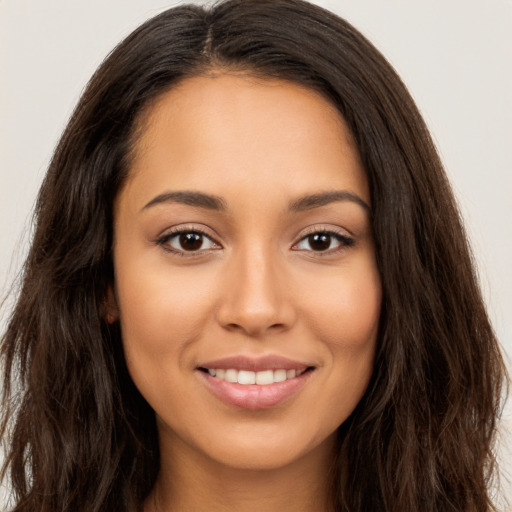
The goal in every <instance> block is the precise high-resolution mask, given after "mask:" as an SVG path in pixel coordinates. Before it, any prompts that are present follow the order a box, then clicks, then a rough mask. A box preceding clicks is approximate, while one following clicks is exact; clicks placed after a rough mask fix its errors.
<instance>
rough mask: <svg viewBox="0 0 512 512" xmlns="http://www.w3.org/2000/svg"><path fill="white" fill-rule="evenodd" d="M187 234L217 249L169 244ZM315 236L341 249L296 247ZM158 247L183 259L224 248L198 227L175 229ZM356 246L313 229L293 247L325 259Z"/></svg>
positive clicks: (344, 237)
mask: <svg viewBox="0 0 512 512" xmlns="http://www.w3.org/2000/svg"><path fill="white" fill-rule="evenodd" d="M187 234H196V235H200V236H201V237H204V238H206V239H208V240H209V241H210V243H212V244H214V245H215V246H216V247H214V248H209V249H201V248H199V249H198V250H192V251H187V250H185V249H183V250H180V249H176V248H174V247H172V246H171V245H170V244H169V241H170V240H172V239H173V238H176V237H179V236H180V235H187ZM313 235H325V236H328V237H332V238H334V239H335V240H336V241H337V242H339V244H340V245H339V247H336V248H334V249H327V250H325V251H324V250H320V251H315V250H313V249H311V250H307V249H297V248H296V247H297V246H298V245H299V244H301V243H302V242H304V241H305V240H307V239H308V238H309V237H311V236H313ZM156 243H157V245H159V246H161V247H162V248H163V249H164V250H165V251H168V252H171V253H173V254H176V255H178V256H182V257H194V256H198V255H200V254H204V253H205V252H210V251H211V250H217V249H219V248H222V246H221V245H220V244H219V243H218V242H216V241H215V240H214V239H213V238H212V237H211V236H210V235H208V234H207V233H206V232H205V231H204V230H202V229H201V228H198V227H190V228H188V227H185V228H174V229H171V230H170V231H168V232H167V233H166V234H165V235H163V236H161V237H159V238H158V239H157V240H156ZM354 245H355V240H354V239H353V238H351V237H349V236H347V235H345V234H343V233H340V232H338V231H334V230H329V229H318V228H316V229H311V230H310V231H309V232H308V233H306V234H304V235H303V236H302V237H301V238H300V239H299V240H298V242H296V243H295V244H293V246H292V247H291V249H292V250H294V251H303V252H311V253H312V254H314V255H315V257H323V256H330V255H333V254H337V253H338V252H341V251H343V250H346V249H347V248H350V247H353V246H354Z"/></svg>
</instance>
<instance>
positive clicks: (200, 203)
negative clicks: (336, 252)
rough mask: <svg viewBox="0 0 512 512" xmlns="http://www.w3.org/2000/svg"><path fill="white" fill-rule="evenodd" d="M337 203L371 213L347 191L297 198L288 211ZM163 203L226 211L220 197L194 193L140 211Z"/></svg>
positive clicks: (164, 197)
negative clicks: (356, 205)
mask: <svg viewBox="0 0 512 512" xmlns="http://www.w3.org/2000/svg"><path fill="white" fill-rule="evenodd" d="M339 201H351V202H353V203H356V204H358V205H359V206H361V207H362V208H364V209H365V210H367V211H368V212H371V208H370V205H369V204H368V203H366V201H364V200H363V199H361V198H360V197H359V196H358V195H357V194H354V193H353V192H349V191H348V190H331V191H329V192H320V193H318V194H310V195H306V196H302V197H299V198H298V199H296V200H294V201H292V202H291V203H290V204H289V210H290V211H292V212H302V211H306V210H312V209H313V208H320V207H321V206H326V205H328V204H330V203H335V202H339ZM163 203H180V204H186V205H188V206H196V207H199V208H206V209H207V210H214V211H222V212H223V211H226V210H227V207H226V203H225V201H224V200H223V199H222V198H221V197H218V196H214V195H210V194H204V193H203V192H194V191H177V192H164V193H163V194H159V195H158V196H156V197H154V198H153V199H151V201H149V203H147V204H146V205H145V206H144V207H143V208H142V210H146V209H148V208H151V207H152V206H155V205H158V204H163Z"/></svg>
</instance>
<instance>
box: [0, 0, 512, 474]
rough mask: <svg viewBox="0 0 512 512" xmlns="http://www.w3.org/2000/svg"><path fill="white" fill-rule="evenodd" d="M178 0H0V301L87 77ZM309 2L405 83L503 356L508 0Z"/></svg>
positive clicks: (511, 22) (509, 130)
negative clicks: (341, 21) (448, 192)
mask: <svg viewBox="0 0 512 512" xmlns="http://www.w3.org/2000/svg"><path fill="white" fill-rule="evenodd" d="M178 3H184V2H176V1H174V2H169V1H163V0H88V1H87V2H85V1H75V0H0V241H1V243H0V297H3V296H5V294H6V293H7V291H8V286H9V284H10V283H11V282H12V280H13V279H14V277H15V275H16V272H17V271H18V269H19V267H20V264H21V262H22V261H23V257H24V254H25V251H26V248H27V243H28V240H29V238H30V214H31V211H32V208H33V205H34V201H35V197H36V194H37V190H38V187H39V185H40V182H41V180H42V178H43V175H44V173H45V169H46V167H47V164H48V161H49V158H50V156H51V153H52V150H53V148H54V147H55V145H56V143H57V140H58V138H59V135H60V133H61V132H62V130H63V128H64V126H65V124H66V121H67V119H68V117H69V116H70V114H71V111H72V109H73V107H74V105H75V104H76V102H77V100H78V98H79V96H80V93H81V91H82V90H83V87H84V85H85V84H86V82H87V80H88V79H89V77H90V76H91V74H92V73H93V71H94V70H95V68H96V67H97V66H98V65H99V64H100V63H101V61H102V60H103V58H104V57H105V56H106V55H107V53H108V52H109V51H110V50H111V49H112V48H113V47H114V45H115V44H116V43H117V42H119V40H120V39H122V38H123V37H124V36H125V35H127V34H128V33H129V32H130V31H131V30H133V29H134V28H135V27H136V26H137V25H139V24H140V23H141V22H143V21H144V20H146V19H147V18H148V17H150V16H152V15H154V14H157V13H158V12H160V11H162V10H163V9H164V8H166V7H170V6H172V5H176V4H178ZM189 3H190V2H189ZM192 3H204V2H198V1H196V2H192ZM314 3H317V4H319V5H321V6H323V7H327V8H329V9H331V10H333V11H334V12H336V13H337V14H339V15H341V16H342V17H345V18H346V19H347V20H348V21H350V22H351V23H353V24H354V25H355V26H356V27H357V28H358V29H359V30H361V31H362V32H363V33H364V34H365V35H366V36H367V37H368V38H369V39H370V40H371V41H372V42H373V43H374V44H375V45H376V46H377V47H378V48H379V49H380V50H381V51H382V52H383V53H384V55H385V56H386V57H387V58H388V59H389V61H390V62H391V63H392V64H393V66H394V67H395V68H396V70H397V71H398V73H399V74H400V75H401V77H402V78H403V80H404V82H405V83H406V85H407V86H408V87H409V90H410V91H411V93H412V95H413V97H414V98H415V100H416V102H417V104H418V106H419V108H420V110H421V112H422V113H423V115H424V117H425V119H426V121H427V124H428V125H429V127H430V129H431V131H432V133H433V137H434V140H435V141H436V144H437V147H438V149H439V152H440V154H441V156H442V158H443V161H444V163H445V166H446V169H447V172H448V175H449V177H450V179H451V181H452V184H453V187H454V190H455V194H456V196H457V198H458V200H459V203H460V207H461V211H462V214H463V216H464V218H465V220H466V226H467V229H468V233H469V236H470V239H471V242H472V245H473V249H474V254H475V260H476V262H477V264H478V268H479V273H480V279H481V285H482V288H483V293H484V297H485V299H486V301H487V304H488V307H489V312H490V316H491V319H492V321H493V323H494V326H495V329H496V332H497V334H498V336H499V338H500V340H501V343H502V346H503V349H504V351H505V352H506V353H508V354H509V355H508V356H507V357H508V358H509V359H510V354H512V149H511V146H512V1H511V0H486V1H485V2H484V1H482V0H450V1H446V0H430V1H428V2H426V1H425V2H420V1H416V2H414V1H411V0H330V1H328V0H325V1H321V0H318V1H316V2H314ZM4 311H5V308H4ZM4 314H5V313H4ZM1 325H2V324H1V323H0V327H1ZM511 416H512V415H511V413H510V412H507V413H506V417H507V418H509V417H511ZM507 421H508V422H509V423H510V420H507ZM502 450H503V453H506V452H505V450H506V448H503V449H502ZM504 458H508V457H507V456H504ZM505 466H506V467H505V469H508V467H510V463H507V464H505Z"/></svg>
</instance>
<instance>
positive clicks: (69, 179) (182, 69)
mask: <svg viewBox="0 0 512 512" xmlns="http://www.w3.org/2000/svg"><path fill="white" fill-rule="evenodd" d="M218 69H221V70H222V69H227V70H238V71H243V72H247V73H249V74H254V75H257V76H262V77H277V78H280V79H284V80H289V81H291V82H295V83H298V84H302V85H303V86H305V87H309V88H312V89H314V90H316V91H319V92H320V93H321V94H323V95H324V97H326V98H327V99H328V100H329V101H331V102H332V103H333V104H334V105H335V106H336V107H337V108H338V110H339V112H340V114H341V115H342V116H343V118H344V119H345V120H346V122H347V125H348V126H349V129H350V130H351V132H352V135H353V137H354V139H355V141H356V143H357V146H358V149H359V153H360V155H361V158H362V162H363V165H364V168H365V170H366V173H367V176H368V181H369V184H370V192H371V203H372V205H373V216H372V225H373V232H374V237H375V243H376V254H377V261H378V267H379V271H380V275H381V278H382V286H383V302H382V313H381V323H380V332H379V339H378V347H377V355H376V361H375V368H374V371H373V375H372V377H371V381H370V384H369V386H368V389H367V391H366V393H365V395H364V397H363V399H362V400H361V402H360V403H359V405H358V406H357V408H356V409H355V411H354V412H353V414H352V415H351V417H350V418H349V419H348V420H347V421H346V422H345V423H344V424H343V425H342V426H341V427H340V428H339V451H338V453H337V454H336V455H335V459H336V464H335V469H334V471H333V474H332V491H333V493H332V496H333V498H332V499H333V509H334V510H336V511H337V512H363V511H369V510H375V511H377V510H378V511H381V512H392V511H393V512H396V511H397V510H400V511H401V512H409V511H410V512H413V511H414V512H426V511H436V512H445V511H446V512H448V511H453V512H455V511H457V512H461V511H465V512H484V511H489V510H492V509H493V506H492V503H491V499H490V497H489V491H488V484H489V478H490V476H491V475H492V472H493V467H494V465H493V462H494V458H493V453H492V447H493V439H494V435H495V429H496V421H497V418H498V416H499V413H500V407H501V401H500V395H501V390H502V386H503V384H504V382H505V380H506V371H505V367H504V364H503V361H502V358H501V355H500V351H499V348H498V343H497V340H496V338H495V335H494V333H493V330H492V327H491V325H490V323H489V320H488V317H487V314H486V311H485V307H484V305H483V302H482V298H481V294H480V291H479V287H478V283H477V279H476V275H475V270H474V266H473V263H472V259H471V255H470V251H469V248H468V243H467V239H466V236H465V233H464V229H463V227H462V223H461V219H460V216H459V213H458V210H457V207H456V204H455V201H454V198H453V195H452V192H451V189H450V186H449V184H448V181H447V178H446V176H445V173H444V171H443V167H442V164H441V162H440V159H439V157H438V154H437V152H436V149H435V147H434V144H433V142H432V140H431V137H430V135H429V133H428V130H427V128H426V126H425V124H424V122H423V120H422V118H421V116H420V114H419V112H418V110H417V108H416V106H415V105H414V102H413V100H412V99H411V97H410V95H409V93H408V92H407V90H406V88H405V86H404V85H403V84H402V82H401V80H400V79H399V77H398V76H397V74H396V73H395V72H394V70H393V69H392V67H391V66H390V65H389V64H388V62H387V61H386V60H385V59H384V57H383V56H382V55H381V54H380V53H379V52H378V51H377V50H376V49H375V48H374V47H373V45H372V44H371V43H369V42H368V41H367V40H366V39H365V38H364V37H363V36H362V35H361V34H360V33H359V32H358V31H357V30H355V29H354V28H353V27H352V26H351V25H350V24H349V23H347V22H346V21H344V20H343V19H341V18H339V17H337V16H335V15H334V14H332V13H330V12H328V11H326V10H324V9H322V8H320V7H316V6H313V5H311V4H308V3H306V2H304V1H301V0H228V1H224V2H220V3H217V4H216V5H215V6H213V7H211V8H203V7H199V6H194V5H189V6H181V7H176V8H172V9H169V10H167V11H165V12H163V13H162V14H160V15H158V16H156V17H154V18H152V19H151V20H149V21H147V22H146V23H145V24H143V25H142V26H140V27H139V28H138V29H136V30H135V31H134V32H133V33H132V34H131V35H129V36H128V37H127V38H126V39H125V40H124V41H123V42H121V43H120V44H119V45H118V46H117V47H116V48H115V49H114V51H113V52H112V53H111V54H110V55H109V56H108V57H107V59H106V60H105V61H104V62H103V64H102V65H101V66H100V68H99V69H98V71H97V72H96V73H95V75H94V76H93V78H92V79H91V81H90V82H89V84H88V86H87V88H86V90H85V92H84V93H83V96H82V98H81V99H80V101H79V103H78V106H77V107H76V110H75V111H74V113H73V115H72V117H71V119H70V121H69V124H68V125H67V128H66V129H65V131H64V133H63V135H62V138H61V140H60V143H59V145H58V147H57V149H56V151H55V154H54V156H53V159H52V160H51V163H50V166H49V169H48V172H47V175H46V177H45V179H44V182H43V184H42V187H41V190H40V193H39V196H38V200H37V205H36V210H35V220H34V224H35V230H34V235H33V239H32V243H31V249H30V252H29V255H28V258H27V260H26V262H25V265H24V268H23V275H22V282H21V288H20V291H19V294H18V296H17V302H16V304H15V306H14V309H13V311H12V314H11V316H10V321H9V323H8V325H7V328H6V331H5V333H4V335H3V337H2V348H1V357H2V362H3V370H4V387H3V405H2V407H3V408H2V416H1V420H0V421H1V427H0V432H1V433H2V434H3V436H4V437H5V438H6V445H7V446H6V462H5V466H4V468H3V477H5V478H6V477H8V478H9V480H10V485H11V488H12V490H13V503H14V505H13V509H12V510H13V511H14V512H34V511H35V510H37V511H40V512H64V511H73V512H100V511H105V512H106V511H112V510H116V511H119V512H133V511H140V510H141V509H142V503H143V501H144V499H145V497H146V496H147V495H148V493H149V492H150V490H151V488H152V486H153V485H154V482H155V479H156V475H157V472H158V467H159V450H158V442H157V431H156V426H155V419H154V413H153V411H152V410H151V408H150V407H149V405H148V404H147V403H146V402H145V400H144V399H143V398H142V397H141V395H140V394H139V392H138V391H137V389H136V388H135V386H134V384H133V382H132V381H131V379H130V376H129V375H128V372H127V369H126V366H125V361H124V357H123V349H122V340H121V333H120V330H119V326H118V325H117V324H116V323H114V324H112V325H110V324H109V323H107V322H106V321H105V320H104V314H103V313H104V299H105V295H106V290H107V287H108V285H109V283H111V282H112V276H113V268H112V265H113V264H112V253H111V248H112V235H113V233H112V230H113V222H112V217H113V203H114V199H115V197H116V194H117V192H118V191H119V189H120V187H121V186H122V184H123V182H124V180H125V178H126V175H127V173H128V172H129V169H130V159H131V151H132V149H133V147H134V143H135V142H136V140H137V136H138V121H139V120H140V119H141V118H142V116H143V113H144V112H145V111H146V110H147V109H148V108H150V106H151V105H152V103H153V102H154V100H155V99H156V98H157V97H159V96H160V95H161V94H163V93H164V92H165V91H167V90H169V88H172V87H173V86H174V85H175V84H177V83H178V82H180V81H182V80H184V79H186V78H187V77H191V76H197V75H199V74H201V73H205V72H208V71H210V70H218Z"/></svg>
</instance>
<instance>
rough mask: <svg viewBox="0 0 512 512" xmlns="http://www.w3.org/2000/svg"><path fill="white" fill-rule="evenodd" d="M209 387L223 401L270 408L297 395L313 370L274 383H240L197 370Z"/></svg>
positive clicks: (249, 407) (246, 407)
mask: <svg viewBox="0 0 512 512" xmlns="http://www.w3.org/2000/svg"><path fill="white" fill-rule="evenodd" d="M197 372H198V373H199V375H200V377H202V378H203V380H204V382H206V385H207V386H208V388H209V389H210V390H211V391H212V392H213V393H214V394H215V395H216V396H217V397H218V398H220V399H221V400H222V401H223V402H225V403H227V404H229V405H233V406H235V407H240V408H242V409H250V410H259V409H270V408H271V407H276V406H277V405H280V404H282V403H283V402H285V401H287V400H288V399H290V398H292V397H293V396H294V395H296V394H297V393H298V392H299V391H300V390H301V389H302V388H303V387H304V385H305V384H306V382H307V381H308V380H309V377H310V376H311V374H312V373H313V372H312V371H311V370H309V371H306V372H304V373H303V374H301V375H299V376H298V377H294V378H293V379H288V380H285V381H283V382H275V383H274V384H267V385H257V384H238V383H236V382H228V381H226V380H222V379H218V378H216V377H212V376H211V375H210V374H208V373H205V372H203V371H200V370H197Z"/></svg>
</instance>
